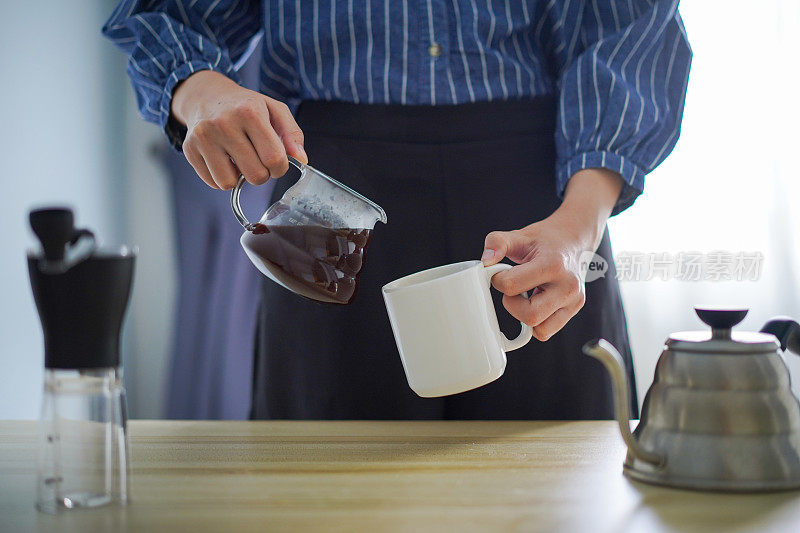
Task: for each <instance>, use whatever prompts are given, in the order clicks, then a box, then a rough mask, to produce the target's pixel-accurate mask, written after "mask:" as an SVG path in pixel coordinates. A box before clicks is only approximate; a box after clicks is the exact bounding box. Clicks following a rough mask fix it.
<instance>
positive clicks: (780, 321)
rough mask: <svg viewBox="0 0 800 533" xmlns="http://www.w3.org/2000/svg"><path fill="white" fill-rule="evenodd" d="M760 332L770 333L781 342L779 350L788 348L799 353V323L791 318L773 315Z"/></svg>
mask: <svg viewBox="0 0 800 533" xmlns="http://www.w3.org/2000/svg"><path fill="white" fill-rule="evenodd" d="M761 333H771V334H772V335H775V336H776V337H777V338H778V342H779V343H781V350H786V349H787V348H788V349H789V351H790V352H794V353H795V355H800V324H798V323H797V322H796V321H794V320H792V319H791V318H788V317H784V316H779V317H775V318H773V319H772V320H770V321H769V322H767V323H766V324H764V327H763V328H761Z"/></svg>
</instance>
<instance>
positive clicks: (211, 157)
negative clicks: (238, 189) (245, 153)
mask: <svg viewBox="0 0 800 533" xmlns="http://www.w3.org/2000/svg"><path fill="white" fill-rule="evenodd" d="M203 159H205V162H206V165H207V166H208V169H209V170H210V171H211V176H212V177H213V178H214V181H215V182H216V184H217V185H218V186H219V188H220V189H222V190H223V191H227V190H229V189H233V187H234V186H235V185H236V182H237V181H238V179H239V172H238V171H237V169H236V166H235V165H234V164H233V162H232V161H231V158H230V156H229V155H228V153H227V152H225V151H224V150H222V149H221V148H218V147H216V146H213V147H208V148H207V149H205V150H204V151H203Z"/></svg>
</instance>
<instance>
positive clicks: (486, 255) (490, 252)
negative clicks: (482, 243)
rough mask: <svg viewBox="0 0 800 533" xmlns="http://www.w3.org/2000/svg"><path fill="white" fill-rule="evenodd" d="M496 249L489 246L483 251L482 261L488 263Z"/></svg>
mask: <svg viewBox="0 0 800 533" xmlns="http://www.w3.org/2000/svg"><path fill="white" fill-rule="evenodd" d="M494 254H495V251H494V250H492V249H491V248H487V249H485V250H484V251H483V255H482V256H481V261H482V262H484V263H487V262H489V261H491V260H492V258H493V257H494Z"/></svg>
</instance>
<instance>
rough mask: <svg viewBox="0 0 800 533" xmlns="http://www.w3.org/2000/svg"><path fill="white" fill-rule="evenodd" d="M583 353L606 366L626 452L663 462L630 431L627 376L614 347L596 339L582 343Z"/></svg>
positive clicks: (649, 461)
mask: <svg viewBox="0 0 800 533" xmlns="http://www.w3.org/2000/svg"><path fill="white" fill-rule="evenodd" d="M583 353H585V354H586V355H588V356H591V357H594V358H595V359H597V360H598V361H600V362H601V363H603V366H605V367H606V370H608V373H609V375H610V376H611V386H612V388H613V390H614V410H615V412H616V415H617V422H619V432H620V433H621V434H622V440H624V441H625V445H626V446H627V447H628V452H630V454H631V455H632V456H633V457H635V458H636V459H639V460H641V461H644V462H646V463H650V464H652V465H655V466H661V465H663V464H664V457H662V456H661V455H659V454H657V453H653V452H650V451H647V450H645V449H644V448H643V447H642V445H641V444H639V441H638V440H636V437H634V436H633V434H632V433H631V426H630V419H631V411H630V398H629V396H628V378H627V376H626V375H625V363H624V362H623V361H622V356H621V355H620V354H619V352H618V351H617V349H616V348H614V346H613V345H612V344H611V343H610V342H608V341H607V340H605V339H596V340H593V341H589V342H587V343H586V344H584V345H583Z"/></svg>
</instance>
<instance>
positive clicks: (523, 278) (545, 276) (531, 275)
mask: <svg viewBox="0 0 800 533" xmlns="http://www.w3.org/2000/svg"><path fill="white" fill-rule="evenodd" d="M557 275H558V274H557V273H556V272H554V271H553V269H552V268H551V267H550V266H545V265H544V264H543V261H537V260H535V259H534V260H532V261H528V262H527V263H522V264H521V265H517V266H514V267H511V268H509V269H508V270H503V271H501V272H498V273H497V274H495V275H494V276H492V286H493V287H494V288H495V289H497V290H498V291H500V292H502V293H503V294H507V295H509V296H516V295H517V294H522V293H523V292H525V291H528V290H530V289H532V288H534V287H539V286H542V285H545V284H547V283H551V282H553V281H555V279H556V276H557Z"/></svg>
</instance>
